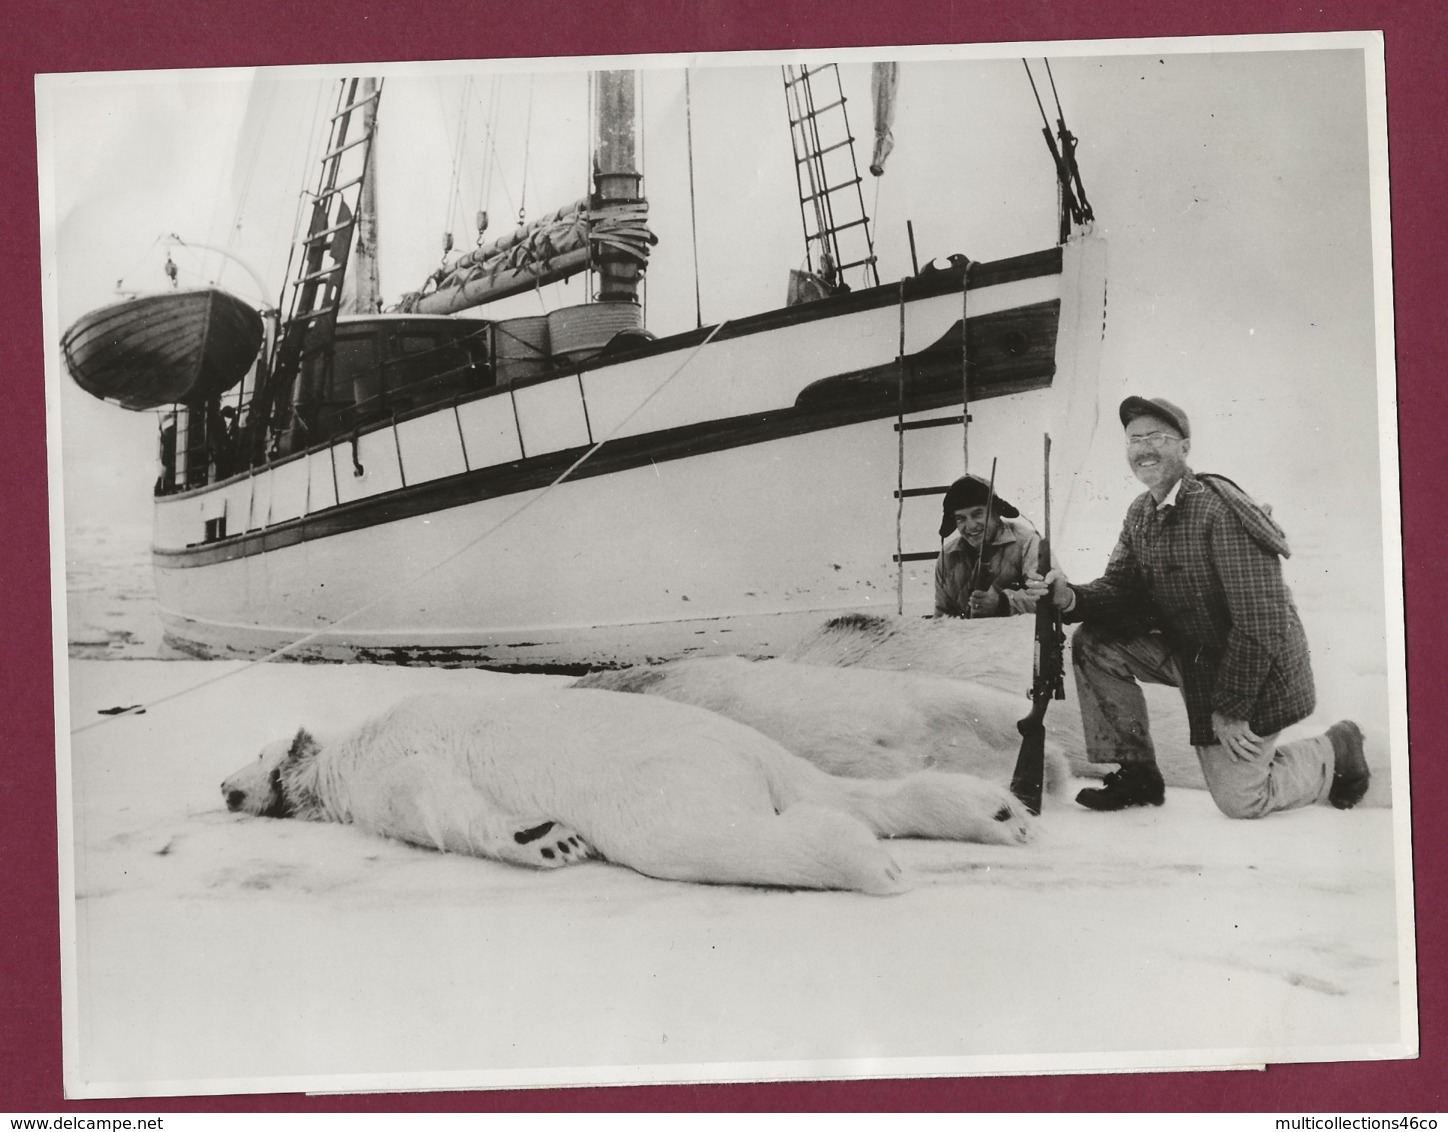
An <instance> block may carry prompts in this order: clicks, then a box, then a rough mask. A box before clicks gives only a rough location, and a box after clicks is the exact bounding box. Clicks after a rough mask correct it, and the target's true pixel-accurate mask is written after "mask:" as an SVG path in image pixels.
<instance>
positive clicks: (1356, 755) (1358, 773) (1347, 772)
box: [1327, 719, 1372, 810]
mask: <svg viewBox="0 0 1448 1132" xmlns="http://www.w3.org/2000/svg"><path fill="white" fill-rule="evenodd" d="M1327 737H1328V738H1329V739H1331V740H1332V762H1333V767H1332V772H1333V773H1332V789H1331V790H1329V791H1328V794H1327V800H1328V801H1329V802H1331V803H1332V804H1333V805H1334V806H1336V807H1337V808H1338V809H1339V810H1350V809H1352V808H1353V807H1354V806H1356V805H1357V804H1358V803H1359V802H1361V801H1362V800H1363V795H1364V794H1366V793H1367V792H1368V780H1369V779H1370V778H1372V772H1371V771H1369V770H1368V760H1367V759H1365V758H1364V757H1363V732H1362V728H1361V727H1359V726H1358V725H1357V724H1356V723H1354V722H1353V721H1352V720H1350V719H1344V720H1342V721H1341V722H1339V723H1334V724H1333V725H1332V726H1331V727H1329V728H1328V729H1327Z"/></svg>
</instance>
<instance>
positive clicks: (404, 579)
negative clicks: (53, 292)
mask: <svg viewBox="0 0 1448 1132" xmlns="http://www.w3.org/2000/svg"><path fill="white" fill-rule="evenodd" d="M1022 258H1023V260H1025V259H1033V260H1042V259H1045V260H1049V258H1050V257H1022ZM1006 262H1007V263H1009V262H1011V261H1006ZM1055 263H1056V269H1055V270H1046V271H1037V270H1036V267H1032V268H1031V270H1032V271H1034V272H1035V273H1034V274H1029V273H1028V274H1022V271H1015V272H1011V271H1004V272H997V273H996V275H995V276H992V275H991V273H990V272H989V271H988V270H984V271H982V275H983V276H984V277H985V279H984V283H983V285H980V286H977V285H975V280H974V279H973V281H972V286H971V288H970V289H969V291H968V292H967V294H966V297H965V298H964V300H963V299H962V294H961V290H960V288H959V287H958V286H956V287H954V288H949V289H945V290H941V289H939V288H935V293H928V292H929V291H930V289H929V288H926V287H919V288H915V289H914V290H913V291H911V290H909V289H907V292H906V296H905V303H904V317H903V325H904V354H905V355H906V357H907V359H917V360H918V359H925V360H924V361H918V365H919V367H920V370H919V371H920V373H922V374H924V373H925V371H926V369H927V368H929V366H934V369H933V370H931V372H933V373H934V374H935V375H936V376H935V377H934V378H932V379H930V380H931V381H933V382H934V384H933V385H928V383H927V384H923V385H921V386H920V387H919V388H920V390H921V391H924V390H926V389H927V385H928V387H929V388H930V389H933V390H934V392H933V393H929V394H928V395H927V394H926V393H924V392H922V393H921V395H920V396H916V397H915V398H914V400H913V401H912V402H911V403H910V404H909V405H908V406H907V408H909V410H910V411H909V412H908V413H906V414H905V417H904V419H905V420H907V421H912V422H914V421H921V420H930V419H938V418H949V417H951V416H952V415H953V416H955V417H959V415H960V400H959V397H958V396H957V397H954V399H953V402H952V400H951V399H950V397H951V394H950V391H949V390H948V389H944V390H943V391H942V387H941V385H940V381H941V379H942V375H944V376H945V377H947V378H948V373H947V372H946V371H948V369H949V368H950V366H951V365H953V366H954V368H955V370H956V371H957V372H958V371H959V367H960V357H959V346H958V334H959V324H960V322H961V313H962V307H963V304H964V309H965V310H966V311H967V313H968V317H969V319H970V320H972V321H971V323H970V326H971V335H972V341H974V337H975V335H976V332H977V325H976V323H975V322H974V320H975V319H977V318H980V319H982V320H983V321H982V323H981V326H983V327H987V328H990V327H994V328H995V329H994V330H993V331H992V333H995V332H997V331H1000V330H1001V328H1002V327H1004V328H1005V331H1003V333H1007V332H1009V330H1010V326H1011V323H1010V319H1011V317H1012V312H1016V311H1020V310H1032V311H1038V312H1039V311H1040V310H1041V309H1043V306H1044V307H1050V306H1051V305H1053V304H1059V306H1058V307H1055V308H1054V309H1055V310H1058V311H1059V316H1060V320H1059V330H1058V329H1057V327H1056V325H1055V324H1054V315H1053V316H1052V318H1053V325H1052V326H1051V341H1050V342H1049V343H1048V346H1049V348H1050V349H1049V356H1047V357H1046V358H1045V359H1044V364H1042V359H1041V358H1039V357H1038V358H1037V359H1036V360H1035V361H1034V362H1033V361H1031V360H1030V357H1029V355H1030V349H1031V348H1033V347H1032V344H1031V343H1029V342H1027V343H1025V344H1024V345H1022V344H1021V343H1020V342H1017V341H1015V340H1014V339H1008V340H1006V339H1003V340H1004V341H1006V346H1005V351H1006V353H1007V354H1009V353H1010V352H1011V350H1012V349H1016V348H1019V349H1020V350H1021V351H1022V353H1021V357H1020V359H1019V361H1020V363H1021V364H1016V362H1014V361H1012V359H1010V358H1006V359H1005V362H1004V363H1003V364H1002V367H1001V368H999V370H998V371H997V376H996V378H994V379H992V381H991V382H989V383H987V384H986V385H985V386H984V387H983V388H982V387H977V386H976V385H975V384H973V385H972V403H971V406H970V412H971V417H972V419H971V423H970V430H969V444H970V448H971V452H972V453H973V458H972V463H973V464H974V465H975V466H976V467H977V469H978V468H979V464H980V460H981V459H982V458H985V459H989V457H990V456H993V455H997V456H1000V457H1002V458H1004V461H1005V463H1006V465H1007V470H1006V471H1004V472H1003V478H1004V479H1007V480H1008V481H1009V482H1010V483H1012V484H1021V485H1026V484H1033V483H1035V481H1036V480H1037V479H1038V478H1039V472H1038V470H1037V461H1036V458H1035V455H1034V454H1035V453H1036V452H1037V451H1038V450H1039V444H1040V435H1041V432H1042V430H1043V429H1044V428H1046V427H1048V425H1049V421H1050V418H1051V416H1052V415H1053V414H1054V415H1056V416H1057V417H1059V415H1060V412H1061V410H1062V409H1063V407H1065V406H1067V405H1069V404H1072V403H1074V401H1073V399H1079V398H1080V397H1081V396H1083V395H1089V400H1090V403H1091V405H1092V406H1093V407H1094V403H1095V392H1094V391H1095V364H1096V356H1097V353H1098V351H1099V342H1100V336H1101V331H1102V315H1103V303H1104V249H1103V248H1101V246H1100V245H1099V243H1097V242H1095V241H1083V242H1081V243H1079V244H1075V245H1071V246H1068V247H1067V248H1066V249H1064V254H1063V255H1062V256H1060V257H1057V259H1056V260H1055ZM994 266H996V265H984V267H985V268H986V269H989V268H991V267H994ZM1048 266H1049V264H1048ZM1012 275H1015V276H1019V277H1010V276H1012ZM992 279H998V280H999V281H995V282H992V281H991V280H992ZM885 290H887V289H883V288H882V289H881V291H885ZM889 290H891V291H898V289H896V288H891V289H889ZM847 300H848V301H846V302H838V301H834V300H831V301H829V302H832V303H834V306H833V307H826V306H824V305H818V309H816V310H808V311H806V313H805V316H804V317H801V315H800V312H801V311H802V308H790V309H789V310H788V311H785V312H777V315H774V316H761V317H760V318H756V319H751V320H745V321H744V322H743V323H741V324H740V325H739V326H738V327H737V328H731V327H729V326H727V325H726V326H725V327H724V328H722V329H721V330H720V331H719V333H718V334H717V335H716V336H715V338H714V339H713V340H712V341H708V342H707V343H705V344H702V345H701V344H700V343H702V342H704V339H705V337H706V335H707V333H708V332H699V333H696V334H692V335H687V336H682V337H681V339H679V340H675V341H671V342H663V343H658V344H657V347H658V348H657V349H654V350H652V351H650V352H648V353H646V354H645V355H644V356H640V357H635V358H629V359H624V360H621V361H619V362H616V363H613V364H604V365H595V366H592V367H586V368H584V369H583V370H582V371H581V372H578V373H574V374H569V375H565V376H562V377H554V378H551V379H548V380H543V381H537V382H530V383H519V384H516V385H514V386H512V387H509V388H507V389H503V390H499V391H495V392H492V393H490V394H489V395H487V396H482V397H477V398H473V399H468V400H461V401H459V402H457V403H455V404H449V405H447V406H445V407H442V408H437V409H434V410H432V411H431V412H427V413H422V414H419V415H415V416H412V417H410V418H408V419H403V420H397V421H394V422H392V423H390V424H388V425H386V426H384V427H381V428H376V429H374V430H373V431H370V432H363V433H361V434H360V435H359V436H358V437H357V439H356V442H355V444H354V443H353V442H352V440H351V439H350V438H344V439H341V440H339V441H336V442H334V443H332V444H330V445H326V446H321V447H318V448H315V449H312V450H310V451H308V452H306V453H302V454H299V455H296V456H294V457H291V458H289V459H287V460H285V461H281V462H276V463H273V464H270V465H267V466H264V467H258V468H255V469H252V470H251V471H249V472H248V473H246V474H244V475H241V476H237V477H233V478H232V479H230V480H227V481H224V482H222V483H220V484H215V485H212V486H209V487H206V488H201V489H196V490H192V491H189V492H185V493H181V494H173V495H169V496H161V497H158V498H157V501H156V537H155V553H154V561H155V566H156V584H157V594H158V599H159V605H160V609H161V614H162V618H163V622H164V624H165V626H166V630H167V635H168V637H169V639H170V640H171V641H172V642H173V643H175V644H176V645H178V646H180V647H182V648H185V649H188V650H190V651H193V652H199V653H203V654H205V655H257V654H262V653H266V652H269V651H272V650H275V649H279V648H283V647H286V646H295V647H294V649H293V651H294V652H295V653H296V654H297V655H301V656H321V657H335V658H374V659H388V660H397V661H404V662H405V661H413V662H430V663H438V662H449V661H455V662H460V663H480V664H492V665H499V666H530V667H543V668H567V667H579V666H596V665H615V664H624V663H633V662H638V661H642V660H646V659H660V658H664V657H675V656H682V655H687V654H693V653H709V652H715V653H718V652H725V653H745V654H755V655H759V654H768V653H773V652H777V651H779V650H780V649H781V648H784V647H786V646H787V645H788V643H789V642H790V641H791V640H792V639H793V638H794V637H796V636H798V635H801V634H802V633H804V632H807V631H808V630H810V629H812V628H814V627H816V626H817V625H818V624H819V623H820V622H821V621H822V620H823V619H824V618H826V617H828V616H831V615H834V614H838V613H843V612H849V611H869V610H873V611H881V612H887V611H888V612H895V611H896V610H897V608H900V607H902V606H903V608H904V610H905V612H907V613H909V612H920V613H927V612H929V609H930V603H931V598H932V589H931V577H932V574H933V563H932V562H931V561H930V560H929V559H928V558H926V557H918V556H920V555H926V554H928V553H929V552H933V551H936V550H938V548H939V539H938V535H937V531H936V528H937V526H938V523H939V496H938V495H930V494H924V495H921V496H913V497H908V498H906V499H905V500H904V502H903V509H902V510H901V512H900V515H899V519H900V524H899V530H900V534H899V541H898V543H897V508H900V507H902V505H901V504H899V503H897V499H896V490H897V488H898V487H899V486H901V484H902V482H903V485H904V486H905V487H906V488H910V487H923V486H930V485H940V486H943V485H945V484H948V483H949V482H950V480H951V479H953V478H954V477H956V476H958V475H959V474H961V471H962V463H963V454H962V433H961V426H960V425H959V424H955V425H953V426H945V427H927V428H918V429H911V430H908V431H906V432H905V433H903V434H902V433H900V432H899V431H897V428H896V424H897V420H898V419H899V417H898V416H897V413H898V412H899V409H900V405H899V403H898V399H895V398H892V399H890V400H889V401H886V402H882V401H881V400H880V399H879V396H878V394H879V392H880V391H881V390H887V389H888V387H889V384H890V383H893V382H894V381H895V378H894V377H893V376H888V375H891V374H894V373H895V372H896V371H897V369H898V367H897V366H896V358H897V356H898V355H899V354H900V350H901V325H902V315H901V309H902V308H901V304H900V302H899V301H889V300H888V299H885V298H884V297H883V296H881V295H875V296H873V297H871V295H870V293H864V294H862V295H860V296H848V297H847ZM992 317H994V318H996V319H997V320H1000V319H1004V320H1005V321H1004V322H992V321H991V319H992ZM953 329H954V331H955V333H956V334H957V345H956V346H955V348H954V355H953V361H952V360H951V359H950V358H949V357H948V356H947V354H948V350H947V352H946V353H942V351H943V350H946V349H947V348H945V347H942V346H941V343H942V341H944V342H946V343H948V342H949V341H950V335H951V333H952V330H953ZM731 331H734V332H733V333H731ZM1035 346H1036V347H1038V346H1039V343H1036V344H1035ZM932 347H934V351H933V352H932ZM931 359H934V360H931ZM942 359H943V360H942ZM927 362H928V365H927ZM881 367H886V369H885V371H882V369H881ZM882 372H886V374H887V375H886V376H885V377H884V378H882V376H881V374H882ZM841 375H851V376H849V377H841ZM836 378H839V379H840V380H841V381H842V382H844V385H843V386H842V387H841V388H838V389H837V388H834V387H833V386H831V385H830V379H836ZM856 379H858V381H859V382H863V385H862V386H851V385H850V384H849V383H850V382H851V381H854V380H856ZM922 380H924V379H922ZM820 381H824V382H826V386H825V387H823V388H822V387H815V390H814V391H812V392H811V393H807V394H806V395H805V397H803V398H801V397H800V394H801V392H802V391H804V390H806V389H807V388H808V387H811V386H812V385H814V383H816V382H820ZM957 389H958V385H957ZM812 397H813V398H814V400H813V401H811V398H812ZM640 406H642V407H641V408H640ZM902 435H903V437H904V440H903V448H904V461H903V475H902V462H901V458H900V456H901V447H902V439H901V438H902ZM599 441H606V442H605V443H604V444H603V445H602V447H600V448H599V449H598V450H597V451H596V452H594V453H592V455H590V456H589V457H588V459H587V460H585V461H584V463H583V464H581V465H579V466H578V467H577V469H576V470H574V471H573V472H572V473H571V474H569V475H568V477H567V478H566V479H564V480H563V481H562V482H560V483H557V484H556V485H555V486H550V485H552V484H553V481H555V480H556V479H557V478H558V476H559V475H561V474H562V473H564V472H565V471H566V470H567V469H568V468H569V467H570V466H571V465H572V464H574V463H575V462H576V461H577V460H578V459H579V458H580V457H581V456H583V455H584V454H585V453H588V452H589V451H590V449H591V448H592V446H593V445H595V444H597V443H598V442H599ZM1016 457H1019V465H1020V466H1019V467H1010V464H1011V463H1012V461H1013V460H1014V459H1015V458H1016ZM359 472H360V474H359ZM1016 496H1017V497H1016V498H1014V500H1013V501H1014V502H1016V503H1017V504H1018V505H1021V506H1022V507H1023V509H1025V510H1026V511H1027V513H1028V514H1029V513H1031V511H1032V508H1033V504H1034V503H1035V499H1036V498H1038V497H1039V488H1037V489H1036V493H1035V498H1033V493H1032V492H1031V491H1030V490H1028V489H1017V490H1016ZM897 550H903V551H904V552H905V554H906V555H907V556H908V555H911V554H914V555H917V557H916V558H914V559H911V560H909V561H906V562H904V563H903V575H902V574H901V572H900V570H899V568H898V567H897V565H896V561H895V556H896V554H897Z"/></svg>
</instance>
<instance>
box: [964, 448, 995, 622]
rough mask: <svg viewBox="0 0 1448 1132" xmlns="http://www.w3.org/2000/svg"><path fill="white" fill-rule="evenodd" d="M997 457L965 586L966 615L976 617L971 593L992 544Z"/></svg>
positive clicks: (991, 473) (993, 464) (992, 463)
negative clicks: (972, 563)
mask: <svg viewBox="0 0 1448 1132" xmlns="http://www.w3.org/2000/svg"><path fill="white" fill-rule="evenodd" d="M995 472H996V462H995V457H992V458H991V462H990V490H989V491H988V492H987V493H986V497H985V531H984V532H982V534H981V536H980V550H979V551H977V552H976V556H975V569H974V570H972V571H971V572H970V585H968V586H966V588H965V615H966V616H967V617H974V616H975V614H973V613H971V611H970V595H971V594H973V593H975V589H976V586H977V585H979V584H980V574H981V570H982V568H983V567H984V566H985V550H986V547H987V546H989V545H990V513H991V512H992V511H993V510H994V509H995Z"/></svg>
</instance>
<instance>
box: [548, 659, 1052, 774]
mask: <svg viewBox="0 0 1448 1132" xmlns="http://www.w3.org/2000/svg"><path fill="white" fill-rule="evenodd" d="M573 687H575V688H608V689H612V690H614V691H619V692H643V693H647V694H650V695H655V696H663V697H665V698H666V699H671V700H676V701H678V702H680V703H687V704H693V705H694V706H696V707H702V708H707V709H708V710H710V711H714V712H718V713H719V714H721V715H727V716H728V717H729V718H730V719H734V720H737V721H738V722H740V723H744V724H747V725H748V726H750V727H752V728H754V729H755V730H756V731H762V732H763V733H764V734H765V735H768V736H769V737H770V738H771V739H773V740H775V741H776V742H778V743H779V744H780V745H781V746H783V747H784V748H785V750H787V751H790V752H792V753H793V754H796V755H798V756H800V757H801V758H804V759H808V760H809V761H810V762H811V763H813V764H814V765H815V766H817V767H819V768H820V769H821V770H823V771H826V772H828V773H829V774H834V775H845V776H849V777H852V778H898V777H899V776H901V775H904V774H910V773H912V772H914V771H919V770H928V769H933V770H944V771H954V772H963V773H966V774H975V775H981V776H984V777H986V778H989V779H991V780H993V781H999V782H1009V781H1010V778H1011V773H1012V771H1013V770H1014V768H1015V762H1016V756H1017V754H1018V753H1019V750H1020V744H1021V735H1020V732H1019V731H1018V730H1017V729H1016V720H1017V719H1019V718H1020V717H1021V716H1023V715H1025V714H1026V713H1027V712H1028V711H1029V710H1030V703H1029V701H1027V700H1026V699H1025V697H1023V696H1012V695H1010V694H1009V693H1007V692H1002V691H1000V690H998V689H996V688H991V687H988V686H986V685H985V684H981V683H978V682H975V681H970V680H958V679H952V678H950V677H947V676H936V675H932V674H929V673H924V672H898V671H889V670H885V669H868V668H855V667H846V668H831V667H825V666H821V665H815V664H799V663H794V662H792V661H788V660H748V659H746V658H744V657H739V656H716V657H694V658H690V659H688V660H676V661H670V662H668V663H665V664H659V665H651V666H640V667H637V668H625V669H620V670H618V671H614V672H595V673H591V674H589V675H588V676H585V677H583V678H582V679H580V680H578V681H577V682H575V684H574V685H573ZM1070 781H1071V770H1070V767H1069V765H1068V764H1067V762H1066V758H1065V756H1064V755H1063V754H1062V753H1061V751H1060V750H1059V748H1057V747H1055V746H1054V745H1052V746H1049V747H1048V749H1047V752H1046V787H1047V789H1048V790H1049V791H1050V792H1051V793H1053V794H1059V793H1060V792H1061V791H1063V790H1064V789H1066V787H1067V786H1068V785H1069V784H1070Z"/></svg>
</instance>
